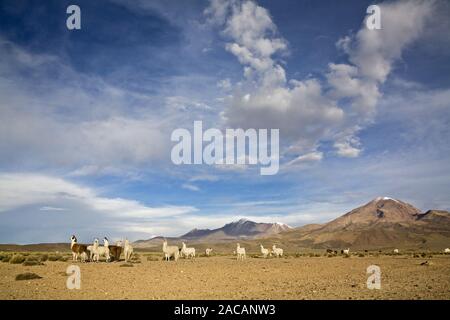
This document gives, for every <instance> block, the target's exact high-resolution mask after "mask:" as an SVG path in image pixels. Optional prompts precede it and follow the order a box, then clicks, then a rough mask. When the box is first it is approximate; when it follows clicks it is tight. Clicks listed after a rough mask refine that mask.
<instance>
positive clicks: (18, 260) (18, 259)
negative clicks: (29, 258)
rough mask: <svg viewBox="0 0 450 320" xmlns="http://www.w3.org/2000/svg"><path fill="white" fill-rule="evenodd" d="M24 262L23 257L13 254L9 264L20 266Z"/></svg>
mask: <svg viewBox="0 0 450 320" xmlns="http://www.w3.org/2000/svg"><path fill="white" fill-rule="evenodd" d="M24 261H25V257H24V256H23V255H21V254H15V255H13V256H12V257H11V259H10V260H9V263H12V264H20V263H22V262H24Z"/></svg>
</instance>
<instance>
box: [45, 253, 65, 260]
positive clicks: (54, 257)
mask: <svg viewBox="0 0 450 320" xmlns="http://www.w3.org/2000/svg"><path fill="white" fill-rule="evenodd" d="M62 257H63V256H62V255H60V254H52V255H50V256H48V260H49V261H58V260H60V259H61V258H62Z"/></svg>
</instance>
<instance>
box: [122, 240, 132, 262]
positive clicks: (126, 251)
mask: <svg viewBox="0 0 450 320" xmlns="http://www.w3.org/2000/svg"><path fill="white" fill-rule="evenodd" d="M123 253H124V255H125V262H128V261H129V260H130V259H131V255H132V254H133V247H132V246H131V245H130V242H129V241H128V239H125V246H124V249H123Z"/></svg>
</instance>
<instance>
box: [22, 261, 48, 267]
mask: <svg viewBox="0 0 450 320" xmlns="http://www.w3.org/2000/svg"><path fill="white" fill-rule="evenodd" d="M22 264H23V265H24V266H27V267H30V266H42V265H44V264H43V263H41V262H39V261H36V260H25V261H24V262H23V263H22Z"/></svg>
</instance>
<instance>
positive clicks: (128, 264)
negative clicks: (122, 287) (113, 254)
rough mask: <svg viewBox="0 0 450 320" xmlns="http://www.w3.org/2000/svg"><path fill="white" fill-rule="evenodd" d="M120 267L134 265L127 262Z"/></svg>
mask: <svg viewBox="0 0 450 320" xmlns="http://www.w3.org/2000/svg"><path fill="white" fill-rule="evenodd" d="M120 266H121V267H134V265H133V264H132V263H129V262H127V263H122V264H121V265H120Z"/></svg>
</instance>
